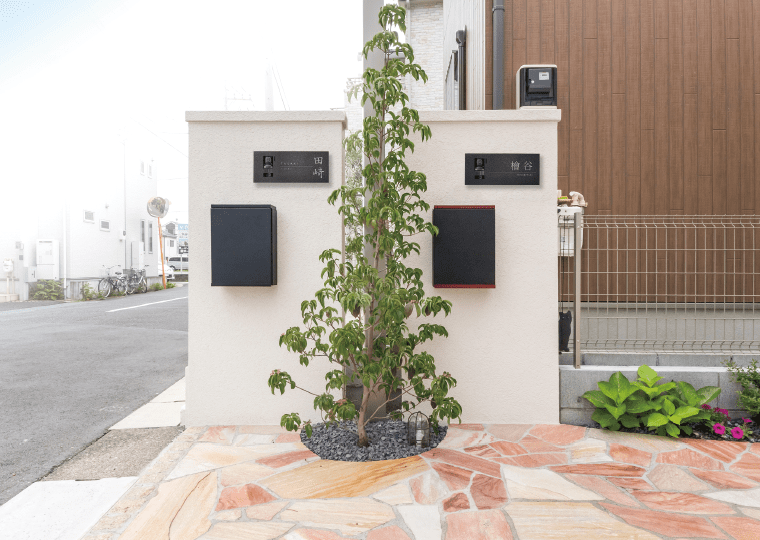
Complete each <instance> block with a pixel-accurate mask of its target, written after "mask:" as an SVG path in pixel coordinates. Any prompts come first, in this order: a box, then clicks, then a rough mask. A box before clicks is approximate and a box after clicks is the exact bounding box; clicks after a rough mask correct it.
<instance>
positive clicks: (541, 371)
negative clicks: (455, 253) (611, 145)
mask: <svg viewBox="0 0 760 540" xmlns="http://www.w3.org/2000/svg"><path fill="white" fill-rule="evenodd" d="M560 114H561V111H559V110H546V111H537V110H530V111H527V110H526V111H514V110H502V111H428V112H421V113H420V121H422V122H423V123H426V124H428V125H429V126H430V128H431V130H432V137H431V139H430V140H429V141H427V142H425V143H416V144H415V151H414V154H412V155H411V156H409V158H408V160H407V163H408V165H409V166H410V168H412V169H413V170H416V171H420V172H423V173H425V174H426V175H427V184H428V190H427V192H426V193H425V195H424V196H423V198H424V200H425V201H427V202H428V203H429V204H430V206H431V210H430V212H429V213H428V215H427V216H426V217H427V219H428V220H432V208H433V206H435V205H495V206H496V288H494V289H435V288H433V285H432V245H433V241H432V238H431V237H429V236H427V235H426V236H425V238H423V239H421V240H420V245H421V255H420V256H419V257H417V258H416V260H414V259H411V260H410V261H409V262H410V263H411V264H414V265H415V266H418V267H419V268H421V269H422V270H423V271H424V274H423V282H424V284H425V291H426V294H428V295H438V296H441V297H442V298H444V299H447V300H451V302H452V303H453V309H452V313H451V315H449V316H448V317H447V318H443V317H442V316H438V317H436V318H435V319H430V318H427V319H425V320H426V321H427V322H430V321H431V320H432V321H436V322H438V323H440V324H442V325H443V326H444V327H446V329H447V330H448V332H449V337H448V338H445V339H444V338H436V339H435V340H434V341H433V342H432V343H431V344H430V346H429V347H427V350H428V351H429V352H430V353H431V354H433V355H434V357H435V359H436V365H437V366H438V372H443V371H448V372H450V373H451V374H452V375H453V376H454V378H455V379H456V380H457V382H458V385H457V387H456V388H454V389H453V390H452V391H451V395H452V396H454V397H455V398H456V399H457V400H458V401H459V402H460V404H461V405H462V409H463V415H462V420H463V422H490V423H538V422H541V423H557V422H559V376H558V370H557V294H558V292H557V253H556V250H557V245H556V244H557V240H556V238H557V230H556V229H557V217H556V213H557V209H556V194H557V123H558V122H559V120H560ZM475 152H483V153H538V154H540V155H541V180H540V185H539V186H465V184H464V156H465V154H466V153H475Z"/></svg>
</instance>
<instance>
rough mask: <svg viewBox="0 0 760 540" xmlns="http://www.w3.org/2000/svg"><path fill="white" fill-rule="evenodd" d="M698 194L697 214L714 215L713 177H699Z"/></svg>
mask: <svg viewBox="0 0 760 540" xmlns="http://www.w3.org/2000/svg"><path fill="white" fill-rule="evenodd" d="M711 146H712V145H711ZM698 192H699V195H698V197H697V211H696V212H695V213H697V214H702V215H705V216H708V215H710V214H712V213H713V206H712V176H700V177H699V189H698Z"/></svg>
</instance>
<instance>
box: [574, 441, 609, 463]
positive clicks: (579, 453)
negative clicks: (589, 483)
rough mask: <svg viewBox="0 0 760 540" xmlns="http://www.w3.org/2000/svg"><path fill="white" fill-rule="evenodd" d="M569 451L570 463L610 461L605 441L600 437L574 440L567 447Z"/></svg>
mask: <svg viewBox="0 0 760 540" xmlns="http://www.w3.org/2000/svg"><path fill="white" fill-rule="evenodd" d="M567 449H568V450H569V451H570V463H604V462H607V461H612V458H611V457H610V456H608V455H607V442H606V441H602V440H600V439H584V440H582V441H575V442H574V443H573V444H571V445H570V446H568V448H567Z"/></svg>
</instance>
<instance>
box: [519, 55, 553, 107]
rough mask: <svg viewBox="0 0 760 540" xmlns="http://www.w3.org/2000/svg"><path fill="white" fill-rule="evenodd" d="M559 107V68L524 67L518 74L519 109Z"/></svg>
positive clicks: (550, 66) (542, 66)
mask: <svg viewBox="0 0 760 540" xmlns="http://www.w3.org/2000/svg"><path fill="white" fill-rule="evenodd" d="M556 106H557V66H552V65H538V66H523V67H521V68H520V69H519V71H518V72H517V108H518V109H521V108H523V107H556Z"/></svg>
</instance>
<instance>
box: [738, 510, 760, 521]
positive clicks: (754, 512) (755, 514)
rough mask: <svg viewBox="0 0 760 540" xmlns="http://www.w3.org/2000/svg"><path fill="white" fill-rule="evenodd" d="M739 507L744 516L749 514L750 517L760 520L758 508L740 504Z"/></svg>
mask: <svg viewBox="0 0 760 540" xmlns="http://www.w3.org/2000/svg"><path fill="white" fill-rule="evenodd" d="M739 509H740V510H741V511H742V514H744V515H745V516H749V517H751V518H752V519H756V520H758V521H760V508H747V507H746V506H740V507H739Z"/></svg>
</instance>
